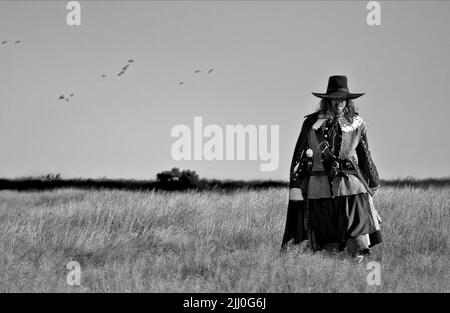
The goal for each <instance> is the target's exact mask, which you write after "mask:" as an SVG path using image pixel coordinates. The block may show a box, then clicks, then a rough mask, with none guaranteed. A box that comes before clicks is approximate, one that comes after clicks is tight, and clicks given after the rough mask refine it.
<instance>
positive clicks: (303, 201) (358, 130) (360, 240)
mask: <svg viewBox="0 0 450 313" xmlns="http://www.w3.org/2000/svg"><path fill="white" fill-rule="evenodd" d="M313 94H314V95H315V96H317V97H319V98H321V100H320V107H319V109H318V110H317V111H316V112H314V113H312V114H309V115H307V116H306V119H305V121H304V122H303V125H302V129H301V132H300V136H299V138H298V140H297V144H296V146H295V149H294V156H293V159H292V163H291V171H290V186H289V187H290V189H289V206H288V212H287V218H286V228H285V233H284V237H283V243H282V246H283V247H285V246H286V244H287V243H289V242H293V243H294V244H297V243H300V242H301V241H303V240H305V239H308V240H309V241H310V243H311V246H312V249H313V250H321V249H325V250H339V251H340V250H343V249H344V248H347V249H348V251H349V252H350V253H351V254H352V255H355V256H362V255H363V254H366V253H368V252H369V248H370V247H372V246H374V245H376V244H378V243H380V242H381V233H380V225H379V224H380V223H381V219H380V218H379V215H378V213H377V211H376V210H375V208H374V207H373V202H372V195H373V194H374V193H375V192H376V191H377V190H378V189H379V186H380V182H379V177H378V171H377V169H376V166H375V164H374V162H373V160H372V157H371V154H370V151H369V146H368V143H367V134H366V131H367V126H366V124H365V123H364V121H363V120H362V118H361V117H360V116H359V115H358V113H357V112H356V110H355V106H354V103H353V101H352V100H353V99H356V98H358V97H361V96H362V95H364V93H351V92H350V91H349V89H348V84H347V77H346V76H342V75H335V76H330V77H329V79H328V87H327V91H326V92H325V93H317V92H314V93H313Z"/></svg>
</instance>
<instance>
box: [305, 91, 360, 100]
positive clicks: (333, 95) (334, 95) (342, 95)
mask: <svg viewBox="0 0 450 313" xmlns="http://www.w3.org/2000/svg"><path fill="white" fill-rule="evenodd" d="M312 94H313V95H315V96H316V97H319V98H322V99H356V98H359V97H361V96H362V95H364V93H350V92H345V91H335V92H330V93H318V92H313V93H312Z"/></svg>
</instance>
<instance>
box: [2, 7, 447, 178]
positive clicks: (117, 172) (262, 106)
mask: <svg viewBox="0 0 450 313" xmlns="http://www.w3.org/2000/svg"><path fill="white" fill-rule="evenodd" d="M66 3H67V1H33V2H31V1H24V2H20V1H1V2H0V41H3V40H8V43H7V44H4V45H0V146H1V150H0V177H18V176H25V175H41V174H46V173H50V172H51V173H61V174H62V175H63V176H64V177H94V178H95V177H103V176H107V177H111V178H138V179H143V178H144V179H145V178H154V177H155V174H156V173H157V172H159V171H161V170H165V169H169V168H171V167H175V166H176V167H179V168H182V169H187V168H189V169H193V170H196V171H197V172H198V173H199V174H200V176H202V177H208V178H242V179H251V178H263V179H284V180H287V179H288V177H289V165H290V162H291V158H292V152H293V149H294V146H295V142H296V140H297V137H298V134H299V131H300V127H301V123H302V122H303V116H304V115H306V114H308V113H311V112H313V111H314V110H315V108H316V106H317V103H318V100H319V99H318V98H316V97H314V96H313V95H312V94H311V92H313V91H314V92H325V89H326V84H327V80H328V76H329V75H334V74H341V75H347V76H348V79H349V88H350V91H352V92H365V93H366V95H365V96H363V97H361V98H359V99H357V101H356V103H357V104H358V105H359V108H360V114H361V116H362V117H363V119H364V120H365V121H366V122H367V123H368V125H369V132H368V140H369V146H370V147H371V150H372V156H373V158H374V161H375V163H376V164H377V166H378V170H379V172H380V176H381V177H382V178H396V177H404V176H410V175H411V176H416V177H432V176H449V174H450V165H449V157H448V154H449V152H450V144H449V142H450V141H449V139H448V135H449V130H448V118H449V117H448V116H449V114H450V104H449V100H448V92H449V86H450V62H449V59H448V56H449V55H450V39H449V38H450V36H449V34H448V31H449V29H450V18H449V17H450V3H449V2H446V1H426V2H425V1H423V2H421V1H414V2H407V1H385V2H383V1H380V3H381V23H382V25H381V26H368V25H367V23H366V15H367V13H368V11H367V9H366V4H367V1H345V2H344V1H342V2H341V1H333V2H325V1H319V2H307V1H286V2H279V1H276V2H275V1H274V2H271V1H260V2H259V1H249V2H238V1H232V2H220V1H213V2H208V3H206V2H205V1H201V2H188V1H180V2H176V1H170V2H156V1H136V2H132V1H126V2H125V1H123V2H122V1H108V2H107V1H81V2H80V3H81V6H82V11H81V13H82V15H81V22H82V25H81V26H68V25H67V24H66V14H67V13H68V11H67V10H66ZM15 40H21V42H20V43H19V44H14V43H13V42H14V41H15ZM129 59H134V60H135V62H134V63H132V64H131V66H130V67H129V68H128V69H127V71H126V73H125V74H124V75H123V76H120V77H119V76H117V73H118V72H119V71H120V68H121V67H122V66H124V65H125V64H126V63H127V60H129ZM210 68H214V72H212V73H211V74H207V73H205V71H207V70H208V69H210ZM197 69H201V70H202V72H201V73H199V74H194V73H193V71H194V70H197ZM102 74H107V75H108V76H107V77H106V78H102V77H101V75H102ZM180 81H183V82H184V84H183V85H179V84H178V83H179V82H180ZM70 93H74V96H73V97H72V98H71V100H70V102H67V101H64V100H63V101H59V100H58V97H59V96H60V95H61V94H66V95H68V94H70ZM194 116H201V117H202V118H203V124H204V125H207V124H217V125H219V126H222V127H224V126H225V125H226V124H243V125H248V124H254V125H262V124H264V125H279V129H280V165H279V168H278V170H276V171H273V172H261V171H260V161H174V160H173V159H172V157H171V154H170V151H171V146H172V144H173V143H174V142H175V139H174V138H172V137H171V136H170V132H171V129H172V128H173V127H174V126H175V125H177V124H186V125H188V126H189V127H191V129H193V118H194Z"/></svg>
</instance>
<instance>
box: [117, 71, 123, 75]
mask: <svg viewBox="0 0 450 313" xmlns="http://www.w3.org/2000/svg"><path fill="white" fill-rule="evenodd" d="M124 73H125V72H124V71H121V72H120V73H119V74H117V76H121V75H123V74H124Z"/></svg>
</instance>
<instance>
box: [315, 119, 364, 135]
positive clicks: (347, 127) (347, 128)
mask: <svg viewBox="0 0 450 313" xmlns="http://www.w3.org/2000/svg"><path fill="white" fill-rule="evenodd" d="M326 120H327V118H319V119H318V120H317V121H316V122H315V123H314V125H313V126H312V128H313V129H314V130H317V129H319V128H320V127H321V126H322V124H323V123H324V122H325V121H326ZM338 122H339V126H341V130H342V132H343V133H348V132H351V131H353V130H355V129H357V128H358V127H359V126H361V124H362V123H363V120H362V118H361V117H360V116H358V115H356V116H355V117H354V118H353V122H352V123H349V122H348V120H347V119H346V118H344V117H340V118H339V119H338Z"/></svg>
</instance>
